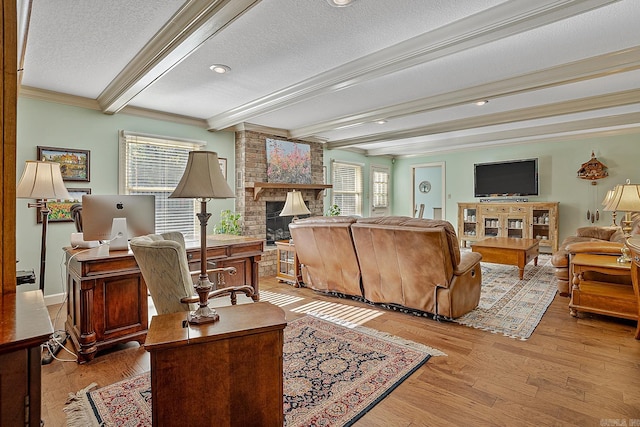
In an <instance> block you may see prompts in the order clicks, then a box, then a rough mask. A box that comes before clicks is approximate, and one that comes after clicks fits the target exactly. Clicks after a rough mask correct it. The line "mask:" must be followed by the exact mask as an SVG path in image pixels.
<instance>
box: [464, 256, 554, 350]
mask: <svg viewBox="0 0 640 427" xmlns="http://www.w3.org/2000/svg"><path fill="white" fill-rule="evenodd" d="M480 265H481V268H482V289H481V292H480V304H479V305H478V307H477V308H476V309H475V310H473V311H471V312H470V313H467V314H465V315H464V316H461V317H459V318H457V319H454V320H453V321H454V322H456V323H459V324H461V325H466V326H471V327H473V328H477V329H483V330H485V331H490V332H493V333H496V334H503V335H505V336H508V337H512V338H517V339H520V340H526V339H527V338H529V337H530V336H531V334H532V333H533V331H534V330H535V328H536V326H538V323H540V319H542V316H543V315H544V313H545V311H547V308H548V307H549V305H550V304H551V302H552V301H553V298H554V297H555V295H556V290H557V286H556V281H555V280H554V275H553V266H552V265H551V256H550V255H540V256H539V257H538V265H537V266H534V265H533V263H530V264H527V266H526V267H525V269H524V277H523V279H522V280H520V279H519V278H518V269H517V267H514V266H510V265H501V264H493V263H484V262H482V263H481V264H480Z"/></svg>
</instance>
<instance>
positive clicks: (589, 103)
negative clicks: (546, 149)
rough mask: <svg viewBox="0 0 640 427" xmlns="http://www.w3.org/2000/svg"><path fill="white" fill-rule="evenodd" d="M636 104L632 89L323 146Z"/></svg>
mask: <svg viewBox="0 0 640 427" xmlns="http://www.w3.org/2000/svg"><path fill="white" fill-rule="evenodd" d="M638 100H640V89H633V90H628V91H623V92H616V93H611V94H605V95H597V96H590V97H586V98H580V99H575V100H570V101H564V102H557V103H553V104H545V105H539V106H537V107H528V108H521V109H518V110H511V111H505V112H500V113H494V114H485V115H483V116H476V117H465V118H462V119H456V120H450V121H448V122H441V123H436V124H432V125H426V126H420V127H416V128H412V129H406V130H402V131H389V132H380V133H377V134H371V135H366V136H361V137H355V138H346V139H342V140H335V141H330V142H327V148H330V149H336V148H343V147H352V146H357V145H362V144H371V143H375V142H380V141H397V140H400V139H405V138H415V137H419V136H425V135H433V134H438V133H445V132H452V131H459V130H465V129H473V128H479V127H485V126H493V125H500V124H507V123H515V122H522V121H526V120H534V119H543V118H548V117H553V116H559V115H563V114H573V113H580V112H586V111H595V110H600V109H603V108H611V107H617V106H622V105H631V104H637V103H638V102H639V101H638Z"/></svg>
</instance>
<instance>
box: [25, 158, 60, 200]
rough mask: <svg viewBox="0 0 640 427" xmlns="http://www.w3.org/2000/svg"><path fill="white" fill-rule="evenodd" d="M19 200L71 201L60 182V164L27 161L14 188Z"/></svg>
mask: <svg viewBox="0 0 640 427" xmlns="http://www.w3.org/2000/svg"><path fill="white" fill-rule="evenodd" d="M16 197H17V198H19V199H44V200H46V199H59V200H68V199H71V196H70V195H69V192H68V191H67V188H66V187H65V186H64V182H63V181H62V173H61V172H60V163H55V162H44V161H36V160H27V162H26V164H25V168H24V171H23V172H22V177H20V181H19V182H18V186H17V187H16Z"/></svg>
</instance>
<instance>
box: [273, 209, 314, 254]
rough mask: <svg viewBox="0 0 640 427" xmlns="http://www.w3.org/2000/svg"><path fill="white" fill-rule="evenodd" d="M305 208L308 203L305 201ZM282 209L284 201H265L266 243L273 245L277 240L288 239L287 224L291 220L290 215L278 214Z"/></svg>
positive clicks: (289, 234)
mask: <svg viewBox="0 0 640 427" xmlns="http://www.w3.org/2000/svg"><path fill="white" fill-rule="evenodd" d="M305 204H306V205H307V208H308V207H309V203H308V202H305ZM282 209H284V202H267V236H266V240H267V245H274V244H275V242H276V241H278V240H289V239H290V238H291V233H289V224H290V223H291V221H293V217H292V216H280V212H282ZM309 216H310V215H300V216H298V218H308V217H309Z"/></svg>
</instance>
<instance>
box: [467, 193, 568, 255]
mask: <svg viewBox="0 0 640 427" xmlns="http://www.w3.org/2000/svg"><path fill="white" fill-rule="evenodd" d="M486 237H512V238H521V239H538V240H540V248H541V249H543V248H547V249H548V250H549V251H550V252H555V251H557V250H558V203H557V202H479V203H458V239H460V246H461V247H469V246H470V245H472V244H473V242H476V241H479V240H482V239H484V238H486Z"/></svg>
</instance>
